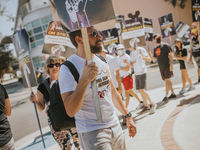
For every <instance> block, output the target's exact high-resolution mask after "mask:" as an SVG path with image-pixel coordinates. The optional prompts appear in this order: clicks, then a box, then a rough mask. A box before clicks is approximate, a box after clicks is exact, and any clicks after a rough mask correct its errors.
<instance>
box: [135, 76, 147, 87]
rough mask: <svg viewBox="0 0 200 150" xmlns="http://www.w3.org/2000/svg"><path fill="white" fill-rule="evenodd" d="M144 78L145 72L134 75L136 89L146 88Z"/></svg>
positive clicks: (145, 77)
mask: <svg viewBox="0 0 200 150" xmlns="http://www.w3.org/2000/svg"><path fill="white" fill-rule="evenodd" d="M146 79H147V75H146V73H145V74H141V75H135V85H136V90H140V89H145V88H146Z"/></svg>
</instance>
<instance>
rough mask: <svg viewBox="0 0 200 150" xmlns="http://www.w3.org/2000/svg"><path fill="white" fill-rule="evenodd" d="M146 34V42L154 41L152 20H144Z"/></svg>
mask: <svg viewBox="0 0 200 150" xmlns="http://www.w3.org/2000/svg"><path fill="white" fill-rule="evenodd" d="M144 32H145V39H146V41H153V22H152V19H149V18H144Z"/></svg>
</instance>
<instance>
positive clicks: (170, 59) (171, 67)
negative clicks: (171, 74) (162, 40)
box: [168, 52, 174, 71]
mask: <svg viewBox="0 0 200 150" xmlns="http://www.w3.org/2000/svg"><path fill="white" fill-rule="evenodd" d="M168 55H169V63H170V66H169V69H170V71H173V62H174V60H173V52H169V54H168Z"/></svg>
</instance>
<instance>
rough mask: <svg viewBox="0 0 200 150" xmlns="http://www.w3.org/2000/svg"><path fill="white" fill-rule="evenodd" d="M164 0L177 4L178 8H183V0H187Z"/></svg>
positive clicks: (184, 0)
mask: <svg viewBox="0 0 200 150" xmlns="http://www.w3.org/2000/svg"><path fill="white" fill-rule="evenodd" d="M164 1H165V2H169V3H170V4H172V5H173V6H174V7H176V6H179V7H180V8H182V9H184V8H185V2H186V1H187V0H164Z"/></svg>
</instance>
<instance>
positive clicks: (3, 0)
mask: <svg viewBox="0 0 200 150" xmlns="http://www.w3.org/2000/svg"><path fill="white" fill-rule="evenodd" d="M8 1H10V0H0V16H6V17H7V18H8V20H9V21H14V20H15V18H14V17H13V15H12V14H11V13H10V12H9V11H8V10H7V7H6V6H7V2H8Z"/></svg>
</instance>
